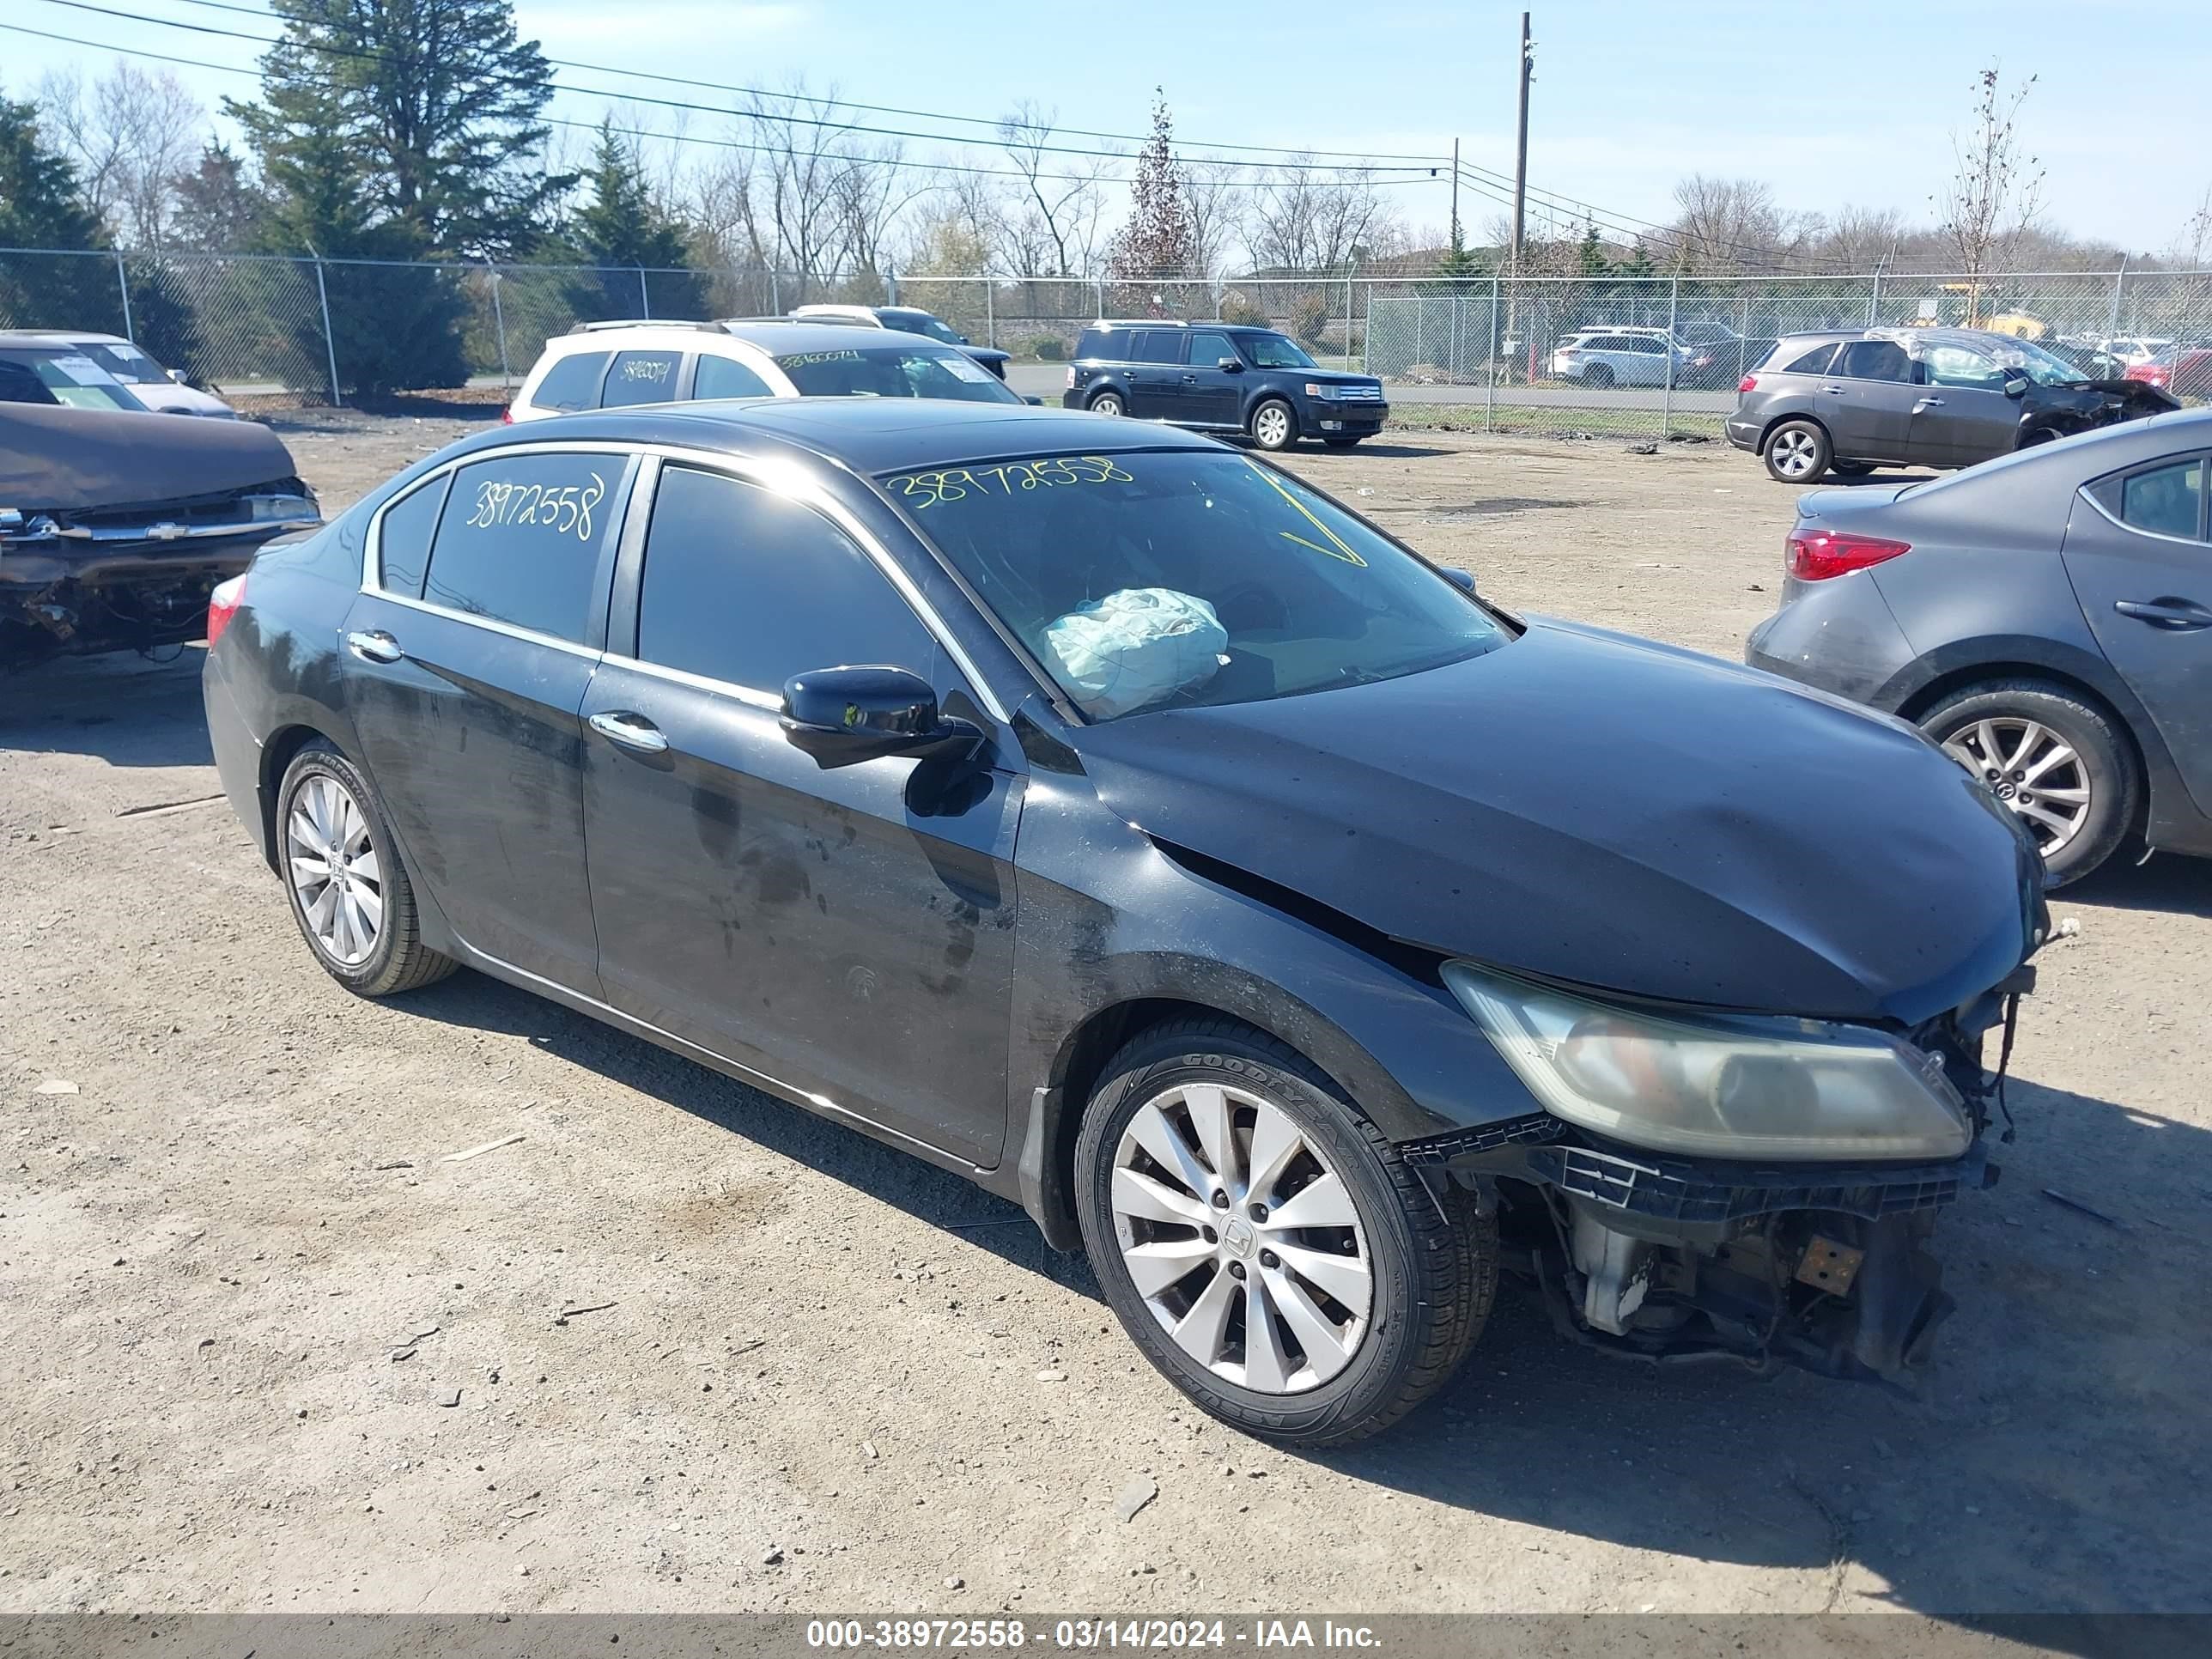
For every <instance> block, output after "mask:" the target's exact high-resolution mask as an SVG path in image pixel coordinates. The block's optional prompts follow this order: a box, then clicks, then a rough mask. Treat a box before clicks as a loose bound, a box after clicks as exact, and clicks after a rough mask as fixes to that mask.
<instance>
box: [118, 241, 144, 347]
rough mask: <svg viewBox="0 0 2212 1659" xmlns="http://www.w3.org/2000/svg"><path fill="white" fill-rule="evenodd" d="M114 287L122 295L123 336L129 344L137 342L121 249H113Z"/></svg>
mask: <svg viewBox="0 0 2212 1659" xmlns="http://www.w3.org/2000/svg"><path fill="white" fill-rule="evenodd" d="M115 287H116V291H117V292H118V293H119V294H121V295H123V337H124V338H125V339H126V340H128V341H130V342H131V344H133V345H136V344H137V343H138V335H137V331H136V330H135V329H133V328H132V327H131V279H130V278H129V277H127V276H125V275H124V274H123V250H122V249H121V248H118V249H116V250H115Z"/></svg>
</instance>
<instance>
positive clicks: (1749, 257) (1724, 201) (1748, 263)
mask: <svg viewBox="0 0 2212 1659" xmlns="http://www.w3.org/2000/svg"><path fill="white" fill-rule="evenodd" d="M1674 206H1675V210H1676V212H1675V218H1674V225H1673V227H1672V228H1671V229H1670V231H1669V232H1668V240H1669V242H1670V243H1671V245H1672V251H1673V253H1674V264H1675V267H1676V268H1677V269H1678V270H1681V271H1683V272H1684V273H1689V272H1692V271H1695V272H1699V273H1708V274H1730V273H1735V272H1759V271H1771V270H1778V269H1780V268H1781V267H1782V266H1783V265H1784V264H1787V263H1788V262H1789V261H1790V259H1792V258H1795V257H1796V256H1797V255H1798V254H1799V253H1800V252H1802V250H1803V246H1804V242H1805V240H1806V238H1805V226H1804V224H1803V222H1802V221H1800V220H1799V219H1798V218H1797V217H1796V216H1794V215H1791V214H1790V213H1788V212H1785V211H1784V210H1783V209H1782V208H1780V207H1778V205H1776V204H1775V200H1774V191H1773V190H1772V188H1771V186H1769V185H1764V184H1762V183H1760V182H1759V180H1758V179H1711V178H1708V177H1706V176H1705V174H1704V173H1692V174H1691V175H1690V176H1689V177H1688V178H1686V179H1683V180H1682V182H1681V183H1680V184H1679V185H1675V186H1674Z"/></svg>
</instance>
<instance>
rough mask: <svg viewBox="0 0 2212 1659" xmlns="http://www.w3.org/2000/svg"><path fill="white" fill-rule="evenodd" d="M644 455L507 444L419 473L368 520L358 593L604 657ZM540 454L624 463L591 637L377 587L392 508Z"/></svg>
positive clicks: (638, 449) (596, 585)
mask: <svg viewBox="0 0 2212 1659" xmlns="http://www.w3.org/2000/svg"><path fill="white" fill-rule="evenodd" d="M610 361H611V360H610ZM645 453H646V451H645V449H644V447H642V446H641V445H637V444H615V443H607V442H605V441H599V442H593V441H583V442H570V443H554V442H540V443H521V444H506V445H501V446H500V447H496V448H493V449H477V450H471V451H470V452H469V453H467V454H465V455H457V456H455V457H454V458H453V459H452V460H450V461H447V462H446V463H445V464H444V465H441V466H439V467H436V468H435V469H434V470H432V471H428V472H426V473H424V474H423V475H422V477H420V478H418V479H416V481H415V483H412V484H410V485H409V486H408V487H407V488H406V489H404V490H402V491H400V492H399V494H398V495H394V496H393V497H392V499H391V500H390V501H385V502H382V503H381V504H380V505H379V506H378V507H377V509H376V512H375V514H374V516H373V517H372V518H371V519H370V520H369V521H368V534H366V535H365V536H363V537H362V538H361V540H362V549H361V590H360V591H361V592H363V593H366V594H369V595H371V596H372V597H374V598H376V599H383V600H385V601H386V602H387V603H389V604H392V605H405V606H407V607H408V608H409V609H410V610H414V611H423V612H425V613H427V614H428V615H430V616H433V617H446V618H447V619H448V620H449V621H453V622H459V623H467V624H468V625H469V626H470V627H471V628H482V629H489V631H490V632H492V633H495V634H504V635H507V636H508V637H509V638H510V639H518V640H527V641H531V642H532V644H535V645H550V646H551V647H553V648H554V649H556V650H557V651H565V652H567V653H569V654H570V655H571V656H579V657H586V658H590V659H593V660H595V661H596V660H597V659H599V657H601V656H602V655H604V654H605V641H606V638H607V631H606V630H607V609H608V607H607V603H606V601H607V599H608V595H609V592H610V588H611V582H612V580H613V575H614V568H615V564H616V560H617V553H618V551H619V550H620V549H621V547H622V544H623V540H624V538H627V537H628V535H629V526H630V498H631V495H632V491H633V489H634V487H635V483H636V481H637V475H638V469H639V462H640V460H641V458H642V457H643V456H644V454H645ZM545 454H552V455H618V456H620V457H621V458H622V461H623V475H622V477H621V478H620V479H619V480H618V481H617V483H616V484H615V486H614V488H613V489H611V490H610V491H609V492H608V493H609V495H611V497H612V498H613V500H614V501H615V503H616V506H615V508H614V510H615V511H616V512H617V513H619V514H620V515H621V516H620V518H619V519H618V520H617V521H616V526H615V533H614V534H613V535H612V536H611V537H609V538H607V540H608V546H607V550H606V551H605V552H602V553H601V554H600V556H599V567H598V568H597V570H596V571H595V572H594V573H593V575H592V605H591V609H590V611H588V612H587V613H586V614H587V617H588V620H589V623H590V626H589V627H588V628H587V629H586V634H587V635H590V637H588V638H586V639H585V640H583V641H576V640H565V639H562V637H561V636H560V635H557V634H544V633H540V632H539V631H538V629H534V628H523V627H520V626H519V625H518V624H516V623H511V622H507V621H504V620H503V619H501V618H500V617H483V616H478V615H476V614H475V613H474V612H471V611H456V610H454V609H453V607H452V606H451V605H440V604H439V603H438V602H437V601H436V600H435V599H422V598H419V597H416V596H414V595H410V594H406V593H394V592H389V591H388V590H386V588H385V587H383V586H381V585H380V582H381V578H382V575H383V567H384V515H385V514H386V513H389V512H390V511H391V510H392V508H393V507H396V506H398V504H399V503H400V502H401V501H405V500H406V499H407V498H408V497H409V496H410V495H415V494H416V492H417V491H418V490H421V489H425V488H427V487H428V485H429V484H430V483H431V482H432V481H433V480H435V479H441V478H442V479H443V480H445V485H446V488H447V489H448V490H449V491H450V490H451V489H452V487H453V474H454V473H456V472H458V471H460V470H461V468H463V467H465V466H474V465H477V463H479V462H482V461H489V460H496V459H500V458H501V457H502V456H507V455H545ZM444 517H445V515H444V513H442V512H441V513H440V514H439V520H440V522H441V523H442V522H443V521H444ZM431 540H432V544H433V546H432V548H431V549H428V550H425V556H424V559H423V570H424V574H426V576H427V574H428V570H429V556H428V555H429V553H430V552H431V551H434V550H435V543H436V536H435V532H434V533H433V535H432V538H431Z"/></svg>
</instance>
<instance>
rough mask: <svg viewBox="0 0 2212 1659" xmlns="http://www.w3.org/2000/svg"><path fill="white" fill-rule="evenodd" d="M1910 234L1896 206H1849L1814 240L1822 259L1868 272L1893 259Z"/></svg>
mask: <svg viewBox="0 0 2212 1659" xmlns="http://www.w3.org/2000/svg"><path fill="white" fill-rule="evenodd" d="M1808 230H1810V227H1809V226H1808ZM1910 235H1911V228H1910V227H1909V226H1907V225H1906V223H1905V216H1904V215H1903V214H1902V213H1899V211H1898V210H1896V209H1895V208H1863V207H1850V206H1846V207H1845V208H1844V210H1842V211H1841V212H1839V213H1838V214H1837V215H1836V216H1835V217H1834V218H1833V219H1832V220H1831V221H1829V222H1826V224H1825V225H1822V226H1821V227H1820V229H1819V230H1818V231H1817V232H1816V233H1814V234H1813V240H1814V245H1815V246H1817V248H1818V250H1819V252H1820V257H1821V258H1822V259H1823V260H1825V261H1826V262H1827V263H1828V264H1832V265H1834V266H1835V267H1836V268H1837V269H1838V270H1850V271H1866V270H1875V269H1876V268H1877V267H1879V266H1880V265H1881V264H1883V262H1884V261H1886V260H1887V259H1888V258H1891V256H1892V255H1893V254H1894V253H1895V252H1897V249H1898V247H1899V245H1900V244H1902V243H1903V242H1904V241H1905V240H1906V239H1907V237H1908V236H1910Z"/></svg>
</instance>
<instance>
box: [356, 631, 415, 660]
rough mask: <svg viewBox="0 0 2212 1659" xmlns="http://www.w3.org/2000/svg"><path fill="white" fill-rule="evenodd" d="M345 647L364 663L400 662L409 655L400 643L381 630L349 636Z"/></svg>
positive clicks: (357, 632) (358, 632) (359, 632)
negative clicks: (401, 647)
mask: <svg viewBox="0 0 2212 1659" xmlns="http://www.w3.org/2000/svg"><path fill="white" fill-rule="evenodd" d="M345 645H346V649H347V650H349V651H350V652H352V653H354V655H355V656H356V657H359V658H360V659H362V661H363V662H398V660H399V659H401V658H402V657H404V656H405V655H406V654H407V653H405V652H404V651H402V650H401V649H400V648H399V641H397V640H395V639H393V638H392V635H389V634H387V633H386V632H385V631H384V630H383V629H380V628H378V629H368V630H367V631H366V632H362V631H356V632H354V633H351V634H348V635H346V636H345Z"/></svg>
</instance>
